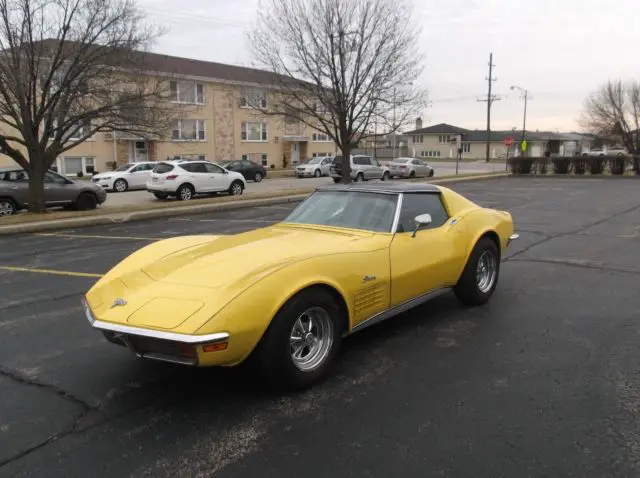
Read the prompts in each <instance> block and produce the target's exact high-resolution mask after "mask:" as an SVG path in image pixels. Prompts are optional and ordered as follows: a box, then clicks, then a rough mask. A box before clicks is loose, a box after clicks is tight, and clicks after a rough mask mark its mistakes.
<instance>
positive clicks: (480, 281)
mask: <svg viewBox="0 0 640 478" xmlns="http://www.w3.org/2000/svg"><path fill="white" fill-rule="evenodd" d="M497 270H498V267H497V261H496V256H495V255H493V253H492V252H491V251H484V252H483V253H482V255H481V256H480V258H479V259H478V265H477V267H476V283H477V285H478V289H479V290H480V292H482V293H483V294H486V293H487V292H489V291H490V290H491V287H493V283H494V282H495V280H496V273H497Z"/></svg>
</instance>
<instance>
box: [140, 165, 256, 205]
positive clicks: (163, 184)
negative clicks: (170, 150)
mask: <svg viewBox="0 0 640 478" xmlns="http://www.w3.org/2000/svg"><path fill="white" fill-rule="evenodd" d="M246 187H247V182H246V180H245V179H244V177H243V176H242V174H240V173H236V172H234V171H229V170H227V169H224V168H223V167H222V166H219V165H217V164H214V163H210V162H209V161H163V162H161V163H157V165H156V167H155V169H154V170H153V172H152V173H151V178H150V179H149V181H148V182H147V191H149V192H150V193H153V195H155V197H157V198H158V199H166V198H167V197H169V196H175V197H177V198H178V199H180V200H181V201H188V200H189V199H193V198H194V197H195V196H196V195H198V194H215V193H220V192H228V193H229V194H232V195H234V196H236V195H239V194H242V192H243V191H244V189H245V188H246Z"/></svg>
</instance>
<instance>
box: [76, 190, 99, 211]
mask: <svg viewBox="0 0 640 478" xmlns="http://www.w3.org/2000/svg"><path fill="white" fill-rule="evenodd" d="M76 207H77V208H78V211H89V210H91V209H95V208H96V207H98V198H96V197H95V195H93V194H91V193H82V194H80V196H78V199H76Z"/></svg>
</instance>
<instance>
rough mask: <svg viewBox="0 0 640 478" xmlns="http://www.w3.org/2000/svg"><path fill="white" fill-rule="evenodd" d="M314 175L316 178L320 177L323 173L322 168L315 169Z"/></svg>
mask: <svg viewBox="0 0 640 478" xmlns="http://www.w3.org/2000/svg"><path fill="white" fill-rule="evenodd" d="M313 175H314V176H315V177H316V178H319V177H320V176H322V173H321V172H320V170H319V169H316V170H315V172H314V173H313Z"/></svg>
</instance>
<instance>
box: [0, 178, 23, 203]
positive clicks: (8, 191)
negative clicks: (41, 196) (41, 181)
mask: <svg viewBox="0 0 640 478" xmlns="http://www.w3.org/2000/svg"><path fill="white" fill-rule="evenodd" d="M0 195H7V196H9V197H10V198H11V199H13V200H14V201H15V202H16V203H18V205H19V206H20V207H24V206H26V204H27V201H28V200H29V175H28V174H27V172H26V171H24V170H19V169H17V170H15V171H5V172H3V173H1V174H0Z"/></svg>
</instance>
